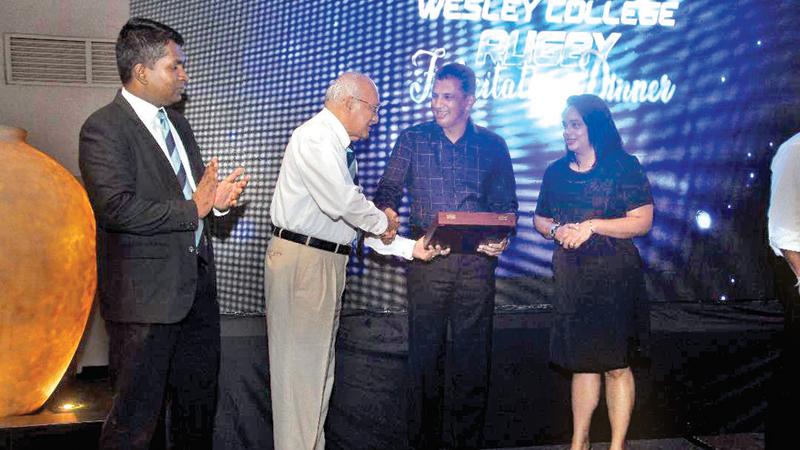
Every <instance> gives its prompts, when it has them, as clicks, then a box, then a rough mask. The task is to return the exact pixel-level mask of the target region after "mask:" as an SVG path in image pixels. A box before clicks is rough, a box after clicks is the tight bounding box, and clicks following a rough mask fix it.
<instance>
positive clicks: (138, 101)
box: [122, 87, 161, 135]
mask: <svg viewBox="0 0 800 450" xmlns="http://www.w3.org/2000/svg"><path fill="white" fill-rule="evenodd" d="M122 97H123V98H124V99H125V100H127V101H128V103H129V104H130V105H131V108H133V112H135V113H136V115H137V116H138V117H139V120H141V121H142V123H143V124H144V126H146V127H147V129H148V130H150V133H152V134H153V135H157V134H159V133H160V132H161V130H159V128H157V127H156V125H157V124H158V110H159V109H160V108H158V107H157V106H156V105H154V104H152V103H150V102H148V101H147V100H144V99H142V98H139V97H137V96H135V95H133V94H131V93H130V92H129V91H128V90H127V89H125V88H124V87H123V88H122Z"/></svg>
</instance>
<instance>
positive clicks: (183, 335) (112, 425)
mask: <svg viewBox="0 0 800 450" xmlns="http://www.w3.org/2000/svg"><path fill="white" fill-rule="evenodd" d="M198 261H199V262H198V281H197V291H196V295H195V300H194V305H193V306H192V308H191V310H190V311H189V313H188V314H187V316H186V317H185V318H184V319H183V320H182V321H180V322H178V323H175V324H147V323H123V322H112V321H107V322H106V328H107V330H108V334H109V348H110V354H109V368H110V371H111V377H112V382H113V385H114V398H113V404H112V406H111V410H110V412H109V414H108V417H107V418H106V421H105V423H104V424H103V428H102V431H101V434H100V448H101V449H115V450H119V449H148V448H151V445H152V448H164V447H167V448H176V449H210V448H211V442H212V436H213V424H214V414H215V410H216V402H217V379H218V376H219V357H220V330H219V326H220V325H219V306H218V305H217V301H216V290H215V281H214V280H213V279H212V277H211V276H210V274H209V273H208V271H207V267H206V264H205V262H202V260H201V259H199V260H198ZM162 412H163V414H162ZM164 416H166V417H167V420H166V421H167V428H166V430H167V442H166V443H165V442H159V441H157V440H154V439H153V436H154V433H155V430H156V427H157V426H158V425H159V419H160V418H163V417H164Z"/></svg>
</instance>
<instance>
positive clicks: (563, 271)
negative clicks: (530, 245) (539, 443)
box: [536, 152, 653, 373]
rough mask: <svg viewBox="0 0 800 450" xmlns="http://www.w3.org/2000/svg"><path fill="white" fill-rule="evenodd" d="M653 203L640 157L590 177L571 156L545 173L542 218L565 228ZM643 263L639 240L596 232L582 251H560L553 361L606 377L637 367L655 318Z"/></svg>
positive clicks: (623, 158) (598, 167)
mask: <svg viewBox="0 0 800 450" xmlns="http://www.w3.org/2000/svg"><path fill="white" fill-rule="evenodd" d="M652 203H653V197H652V194H651V192H650V184H649V182H648V181H647V177H646V176H645V174H644V172H643V171H642V168H641V165H640V164H639V161H638V160H637V159H636V157H634V156H632V155H629V154H627V153H624V152H617V153H615V154H612V155H607V156H606V157H605V158H604V159H602V160H600V161H598V163H597V164H595V167H593V168H592V169H591V170H589V171H587V172H576V171H573V170H572V169H570V168H569V160H568V159H567V157H566V156H565V157H563V158H561V159H559V160H557V161H555V162H554V163H552V164H551V165H550V166H549V167H548V168H547V170H546V171H545V174H544V178H543V179H542V187H541V189H540V192H539V200H538V202H537V205H536V215H538V216H541V217H548V218H552V219H554V220H555V221H556V222H558V223H561V224H566V223H579V222H582V221H584V220H588V219H593V218H596V219H613V218H618V217H624V216H625V213H626V212H627V211H630V210H633V209H635V208H638V207H640V206H644V205H647V204H652ZM642 270H643V269H642V261H641V258H640V257H639V251H638V250H637V249H636V247H635V246H634V244H633V241H632V240H631V239H616V238H612V237H608V236H600V235H598V234H593V235H592V236H591V237H590V238H589V239H588V240H587V241H586V242H584V243H583V244H582V245H581V246H580V247H579V248H577V249H564V248H563V247H561V246H559V245H556V247H555V250H554V251H553V277H554V280H555V288H554V295H555V298H554V299H553V306H554V309H555V314H556V315H555V318H554V322H553V328H552V331H551V335H550V358H551V361H552V362H553V363H555V364H556V365H558V366H561V367H563V368H565V369H567V370H569V371H572V372H595V373H596V372H603V371H607V370H612V369H619V368H623V367H627V366H628V365H629V356H630V352H631V350H632V346H633V345H634V343H635V342H636V340H637V338H639V337H640V336H639V335H640V332H642V331H646V330H643V329H642V328H643V327H642V326H640V324H642V323H645V321H646V320H647V318H645V317H637V314H641V312H642V311H644V308H641V306H642V305H644V303H643V302H645V301H646V297H645V288H644V276H643V272H642Z"/></svg>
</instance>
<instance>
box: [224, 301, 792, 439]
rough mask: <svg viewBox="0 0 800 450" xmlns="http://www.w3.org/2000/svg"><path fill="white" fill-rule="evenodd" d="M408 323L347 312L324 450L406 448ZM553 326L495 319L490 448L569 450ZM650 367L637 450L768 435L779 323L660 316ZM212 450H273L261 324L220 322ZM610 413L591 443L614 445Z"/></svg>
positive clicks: (701, 311)
mask: <svg viewBox="0 0 800 450" xmlns="http://www.w3.org/2000/svg"><path fill="white" fill-rule="evenodd" d="M406 319H407V318H406V316H405V315H404V314H400V313H390V314H383V313H375V312H367V311H357V310H345V311H344V312H343V315H342V319H341V325H340V330H339V337H338V341H337V354H336V360H337V365H336V383H335V387H334V391H333V396H332V398H331V405H330V410H329V413H328V419H327V424H326V436H327V440H328V448H332V449H347V450H354V449H375V448H381V449H394V448H397V449H401V448H404V443H405V421H404V389H405V361H406V336H407V334H406V333H407V327H406ZM551 320H552V314H551V313H550V312H549V311H548V310H547V309H545V308H541V309H534V310H522V311H521V312H520V311H513V310H512V311H501V312H498V313H497V314H496V315H495V334H494V351H493V354H492V375H491V386H490V390H489V396H490V401H489V411H488V414H487V421H486V430H485V435H486V439H487V443H486V446H487V447H511V446H521V445H532V444H543V443H555V442H566V441H567V440H568V438H569V435H570V429H571V419H570V409H569V376H568V374H564V373H561V372H559V371H558V370H556V369H555V368H554V367H552V366H550V365H549V363H548V360H547V355H548V343H549V337H548V336H549V326H550V322H551ZM650 321H651V329H652V336H651V339H650V351H649V353H648V355H646V356H647V357H643V358H641V359H638V360H637V361H636V365H635V366H634V372H635V375H636V381H637V393H636V396H637V398H636V408H635V411H634V417H633V421H632V424H631V432H630V437H631V438H632V439H642V438H661V437H674V436H690V435H713V434H721V433H732V432H752V431H763V424H764V417H765V410H766V400H767V394H766V393H767V385H768V381H769V380H770V377H771V376H772V373H773V371H774V368H775V364H776V361H777V356H778V342H779V339H780V335H781V329H782V324H783V317H782V311H781V307H780V304H779V303H778V302H776V301H754V302H735V303H728V304H724V303H664V304H653V305H652V306H651V311H650ZM221 367H222V369H221V370H222V374H221V377H220V409H219V413H218V417H217V426H216V438H215V448H218V449H237V448H242V449H244V448H263V449H269V448H272V428H271V419H270V407H269V383H268V378H267V377H268V366H267V350H266V339H265V333H264V318H263V317H244V318H236V317H226V318H225V319H224V320H223V339H222V365H221ZM607 422H608V419H607V415H606V413H605V404H604V403H602V402H601V404H600V406H599V407H598V411H597V413H596V414H595V418H594V422H593V429H592V437H593V439H595V440H607V439H608V438H609V437H610V436H609V429H608V425H607Z"/></svg>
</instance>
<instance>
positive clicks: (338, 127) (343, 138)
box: [319, 108, 350, 149]
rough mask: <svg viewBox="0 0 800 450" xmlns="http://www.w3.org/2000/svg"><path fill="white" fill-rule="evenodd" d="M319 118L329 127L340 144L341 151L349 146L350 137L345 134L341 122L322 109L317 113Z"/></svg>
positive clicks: (326, 109) (345, 131)
mask: <svg viewBox="0 0 800 450" xmlns="http://www.w3.org/2000/svg"><path fill="white" fill-rule="evenodd" d="M319 118H320V119H322V121H323V122H324V123H325V124H326V125H328V126H330V127H331V129H332V130H333V132H334V134H335V135H336V139H337V140H338V141H339V143H341V144H342V149H344V148H347V146H348V145H350V135H349V134H347V130H346V129H345V128H344V125H342V122H340V121H339V119H338V118H337V117H336V116H335V115H334V114H333V113H332V112H331V111H330V110H329V109H328V108H322V111H320V112H319Z"/></svg>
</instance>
